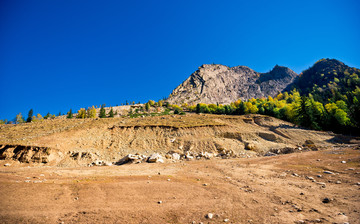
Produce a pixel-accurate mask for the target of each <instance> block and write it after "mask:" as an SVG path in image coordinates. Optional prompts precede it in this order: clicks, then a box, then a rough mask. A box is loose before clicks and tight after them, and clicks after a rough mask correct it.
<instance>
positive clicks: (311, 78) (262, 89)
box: [167, 58, 360, 105]
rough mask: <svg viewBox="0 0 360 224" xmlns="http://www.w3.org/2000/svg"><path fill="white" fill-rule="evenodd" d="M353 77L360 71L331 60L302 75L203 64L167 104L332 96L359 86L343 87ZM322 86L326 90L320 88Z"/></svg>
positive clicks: (277, 69) (280, 68) (279, 69)
mask: <svg viewBox="0 0 360 224" xmlns="http://www.w3.org/2000/svg"><path fill="white" fill-rule="evenodd" d="M354 74H355V75H359V74H360V70H359V69H357V68H352V67H349V66H347V65H345V64H344V63H343V62H341V61H339V60H336V59H328V58H327V59H324V58H323V59H320V60H318V61H317V62H315V63H314V64H313V65H312V66H311V67H309V68H308V69H306V70H304V71H303V72H301V73H300V74H297V73H295V72H294V71H293V70H291V69H290V68H288V67H285V66H279V65H275V66H274V67H273V68H272V69H271V70H270V71H269V72H265V73H260V72H256V71H254V70H253V69H251V68H249V67H247V66H242V65H240V66H234V67H228V66H225V65H221V64H203V65H201V66H200V67H199V68H198V70H196V71H195V72H194V73H192V74H191V75H190V76H189V78H187V79H186V80H185V81H184V82H182V83H181V84H180V85H179V86H178V87H176V88H175V89H174V90H173V91H172V93H171V94H170V95H169V97H168V98H167V101H169V102H170V103H173V104H178V105H181V104H184V103H186V104H190V105H191V104H197V103H206V104H210V103H218V104H229V103H231V102H234V101H236V100H238V99H241V100H243V101H246V100H249V99H251V98H255V99H256V98H263V97H268V96H271V97H275V96H276V95H277V94H279V93H282V92H289V91H291V90H293V89H297V90H298V91H300V92H301V93H303V94H308V93H312V92H314V89H316V90H318V92H317V93H318V94H320V93H319V92H321V91H323V90H326V91H327V92H329V91H331V89H334V88H335V87H336V88H337V89H339V87H341V88H345V87H346V86H349V87H351V88H352V89H354V88H356V86H359V85H358V84H359V83H358V82H357V81H356V80H357V79H358V78H356V77H355V83H353V82H352V83H349V84H347V85H345V84H342V83H344V82H346V81H347V82H350V81H348V80H349V78H351V80H352V81H353V80H354V78H353V77H354ZM320 86H321V87H322V88H323V89H321V88H319V87H320ZM334 86H335V87H334ZM329 89H330V90H329ZM315 92H316V91H315ZM327 94H328V93H327ZM328 95H329V94H328ZM318 98H319V97H318Z"/></svg>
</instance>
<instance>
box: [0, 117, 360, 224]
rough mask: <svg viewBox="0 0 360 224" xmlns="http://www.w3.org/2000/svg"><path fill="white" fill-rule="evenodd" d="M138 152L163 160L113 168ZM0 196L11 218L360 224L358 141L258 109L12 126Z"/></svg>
mask: <svg viewBox="0 0 360 224" xmlns="http://www.w3.org/2000/svg"><path fill="white" fill-rule="evenodd" d="M136 152H138V153H139V154H142V155H146V156H149V155H151V154H153V153H158V154H159V155H160V156H162V158H163V159H164V163H147V162H145V160H141V161H140V160H138V161H137V162H140V163H138V164H135V163H128V164H124V165H121V166H118V165H115V164H118V161H119V160H120V159H121V158H123V157H124V156H126V155H127V154H129V153H132V154H134V153H136ZM206 153H208V154H206ZM205 154H206V155H212V156H211V157H212V158H206V157H205V156H200V155H205ZM174 155H177V156H178V157H179V158H175V157H174ZM96 161H103V162H104V161H105V162H104V163H99V164H107V166H93V165H94V164H95V165H96V163H97V162H96ZM112 164H113V165H112ZM110 165H111V166H110ZM0 199H1V200H0V222H1V223H360V221H359V220H360V147H359V141H358V139H356V138H349V137H346V136H340V135H336V134H333V133H330V132H329V133H328V132H318V131H311V130H305V129H301V128H299V127H296V126H294V125H292V124H290V123H287V122H284V121H281V120H278V119H275V118H271V117H266V116H260V115H249V116H222V115H218V116H215V115H192V114H189V115H186V116H174V115H173V116H162V117H144V118H133V119H129V118H115V119H85V120H82V119H72V120H46V121H43V122H39V123H27V124H22V125H4V126H0ZM210 213H211V214H210Z"/></svg>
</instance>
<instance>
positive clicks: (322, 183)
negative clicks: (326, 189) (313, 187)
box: [317, 182, 326, 186]
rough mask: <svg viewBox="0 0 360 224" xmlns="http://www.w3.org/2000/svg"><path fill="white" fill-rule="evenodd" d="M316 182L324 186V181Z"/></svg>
mask: <svg viewBox="0 0 360 224" xmlns="http://www.w3.org/2000/svg"><path fill="white" fill-rule="evenodd" d="M317 184H319V185H322V186H326V184H325V183H324V182H317Z"/></svg>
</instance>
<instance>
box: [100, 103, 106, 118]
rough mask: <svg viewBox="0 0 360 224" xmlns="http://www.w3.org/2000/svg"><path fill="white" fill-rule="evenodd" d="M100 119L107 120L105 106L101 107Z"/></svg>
mask: <svg viewBox="0 0 360 224" xmlns="http://www.w3.org/2000/svg"><path fill="white" fill-rule="evenodd" d="M99 117H100V118H106V112H105V108H104V105H102V106H101V109H100V114H99Z"/></svg>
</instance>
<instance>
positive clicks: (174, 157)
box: [171, 153, 180, 160]
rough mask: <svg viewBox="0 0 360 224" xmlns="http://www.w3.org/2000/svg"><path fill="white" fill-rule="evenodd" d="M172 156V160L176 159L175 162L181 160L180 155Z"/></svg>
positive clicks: (174, 154)
mask: <svg viewBox="0 0 360 224" xmlns="http://www.w3.org/2000/svg"><path fill="white" fill-rule="evenodd" d="M171 156H172V159H174V160H180V154H178V153H173V154H172V155H171Z"/></svg>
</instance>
